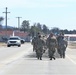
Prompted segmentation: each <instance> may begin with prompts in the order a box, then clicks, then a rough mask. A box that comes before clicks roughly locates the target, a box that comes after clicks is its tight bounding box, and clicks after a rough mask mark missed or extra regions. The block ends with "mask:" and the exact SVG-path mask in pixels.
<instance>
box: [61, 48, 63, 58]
mask: <svg viewBox="0 0 76 75" xmlns="http://www.w3.org/2000/svg"><path fill="white" fill-rule="evenodd" d="M62 56H63V51H62V48H60V57H61V58H62Z"/></svg>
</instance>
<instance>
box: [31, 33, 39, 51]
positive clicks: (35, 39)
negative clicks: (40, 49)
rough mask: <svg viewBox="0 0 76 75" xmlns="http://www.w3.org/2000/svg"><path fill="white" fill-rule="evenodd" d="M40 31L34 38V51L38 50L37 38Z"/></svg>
mask: <svg viewBox="0 0 76 75" xmlns="http://www.w3.org/2000/svg"><path fill="white" fill-rule="evenodd" d="M39 35H40V33H39V32H38V33H37V35H36V36H35V37H34V38H33V39H32V45H33V51H36V48H37V39H38V36H39Z"/></svg>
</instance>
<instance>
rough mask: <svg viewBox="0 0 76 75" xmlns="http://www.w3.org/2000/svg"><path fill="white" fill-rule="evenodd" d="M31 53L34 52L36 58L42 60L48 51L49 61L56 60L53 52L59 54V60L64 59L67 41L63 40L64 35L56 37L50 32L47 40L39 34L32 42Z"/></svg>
mask: <svg viewBox="0 0 76 75" xmlns="http://www.w3.org/2000/svg"><path fill="white" fill-rule="evenodd" d="M32 45H33V51H35V52H36V57H37V58H38V59H40V60H42V55H43V53H45V51H46V50H48V56H49V58H50V60H52V59H54V60H55V59H56V58H55V56H54V53H55V51H56V50H57V52H58V53H59V55H60V57H61V58H65V51H66V48H67V45H68V43H67V41H66V40H65V38H64V34H63V33H60V34H59V35H58V36H55V35H54V34H53V33H52V32H51V33H50V35H49V37H48V38H45V36H41V35H40V33H38V34H37V36H36V37H34V38H33V40H32Z"/></svg>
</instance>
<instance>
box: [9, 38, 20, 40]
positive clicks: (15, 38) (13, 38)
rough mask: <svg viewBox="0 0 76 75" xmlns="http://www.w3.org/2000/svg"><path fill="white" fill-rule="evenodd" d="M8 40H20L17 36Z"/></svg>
mask: <svg viewBox="0 0 76 75" xmlns="http://www.w3.org/2000/svg"><path fill="white" fill-rule="evenodd" d="M9 40H20V39H19V38H9Z"/></svg>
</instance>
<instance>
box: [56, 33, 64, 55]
mask: <svg viewBox="0 0 76 75" xmlns="http://www.w3.org/2000/svg"><path fill="white" fill-rule="evenodd" d="M63 38H64V34H63V33H61V32H60V34H59V35H58V36H57V42H58V48H57V51H58V53H59V54H60V48H59V44H60V42H61V41H62V39H63Z"/></svg>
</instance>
